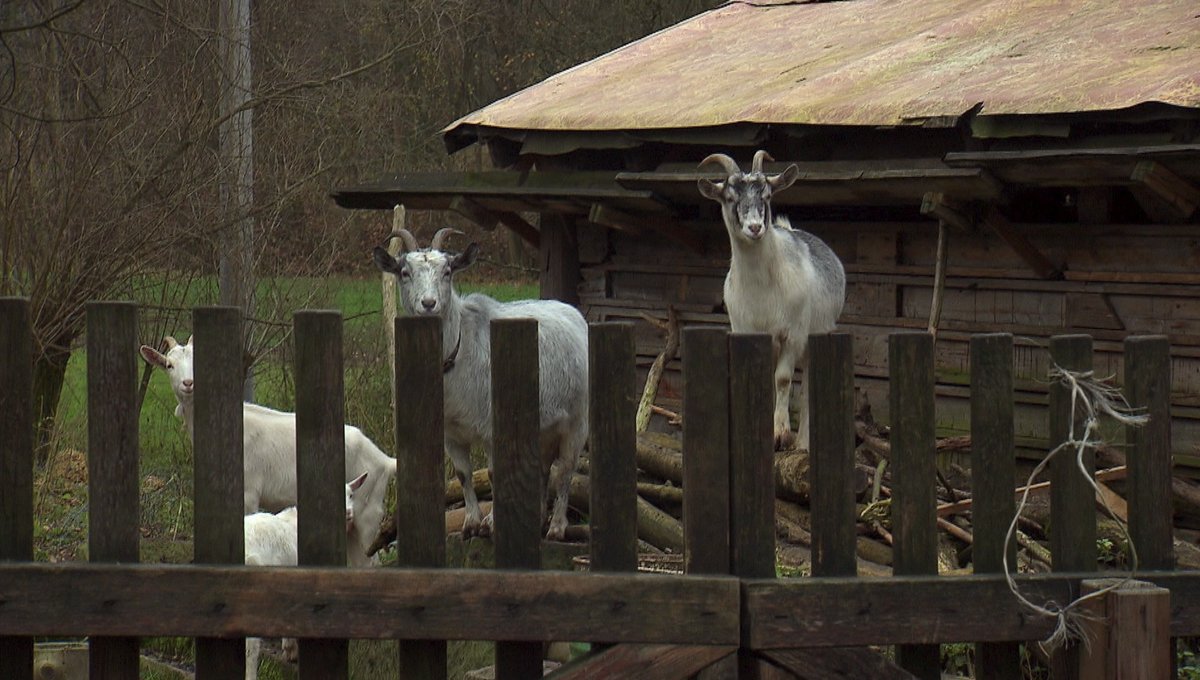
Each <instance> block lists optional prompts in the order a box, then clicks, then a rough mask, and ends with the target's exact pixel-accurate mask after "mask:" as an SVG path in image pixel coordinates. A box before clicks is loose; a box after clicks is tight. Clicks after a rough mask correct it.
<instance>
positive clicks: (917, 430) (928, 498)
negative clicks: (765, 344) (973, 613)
mask: <svg viewBox="0 0 1200 680" xmlns="http://www.w3.org/2000/svg"><path fill="white" fill-rule="evenodd" d="M888 367H889V369H888V378H889V381H890V382H889V390H888V395H889V396H888V399H889V408H890V413H891V418H892V438H891V441H892V536H893V537H894V538H895V553H894V560H895V563H894V564H893V565H892V571H893V573H895V574H896V575H897V576H916V575H924V574H931V575H937V573H938V556H937V528H936V520H937V509H936V505H937V491H936V489H935V484H936V480H937V467H936V458H935V455H934V454H935V450H936V443H937V442H936V439H935V431H934V414H933V403H934V400H933V385H934V376H933V336H931V335H930V334H928V333H896V334H894V335H892V336H891V339H890V341H889V343H888ZM896 662H897V663H898V664H900V666H901V667H902V668H905V669H906V670H908V671H909V672H911V673H913V674H914V675H916V676H918V677H921V678H933V679H934V680H936V679H937V678H940V677H941V672H942V671H941V667H942V666H941V658H940V653H939V650H938V647H937V645H902V646H900V647H899V648H897V649H896Z"/></svg>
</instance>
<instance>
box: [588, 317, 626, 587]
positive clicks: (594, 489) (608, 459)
mask: <svg viewBox="0 0 1200 680" xmlns="http://www.w3.org/2000/svg"><path fill="white" fill-rule="evenodd" d="M634 358H635V357H634V346H633V326H632V324H627V323H602V324H593V325H591V326H590V327H589V329H588V376H589V386H590V390H591V394H590V403H589V404H588V413H589V414H590V417H591V427H590V428H589V440H588V441H589V444H588V450H589V452H590V456H591V463H592V468H591V491H590V493H591V500H590V501H589V505H590V511H589V521H588V524H589V526H590V528H591V570H592V571H637V499H638V496H637V475H638V470H637V433H636V432H635V427H634V418H635V416H636V411H637V401H636V399H637V398H636V394H637V386H636V377H637V376H636V372H635V367H634Z"/></svg>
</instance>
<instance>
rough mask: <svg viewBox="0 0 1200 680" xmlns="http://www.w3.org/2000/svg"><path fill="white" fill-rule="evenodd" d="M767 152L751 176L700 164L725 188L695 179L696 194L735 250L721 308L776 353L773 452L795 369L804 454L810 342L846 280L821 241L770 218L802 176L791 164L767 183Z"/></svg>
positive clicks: (732, 166) (784, 437) (827, 321)
mask: <svg viewBox="0 0 1200 680" xmlns="http://www.w3.org/2000/svg"><path fill="white" fill-rule="evenodd" d="M764 159H765V160H773V159H771V157H770V155H768V154H767V152H766V151H758V152H757V153H755V154H754V162H753V164H752V166H751V170H750V172H746V173H743V172H742V171H741V169H740V168H739V167H738V164H737V163H736V162H734V160H733V159H732V158H730V157H729V156H726V155H724V154H713V155H711V156H709V157H707V158H705V159H704V160H703V161H701V162H700V166H701V167H703V166H705V165H707V164H709V163H713V164H716V165H719V166H721V168H722V169H723V170H724V171H725V172H726V173H728V177H727V178H726V179H725V181H723V182H712V181H710V180H707V179H701V180H699V186H700V193H701V194H702V195H704V196H705V197H706V198H711V199H712V200H714V201H716V202H718V203H720V204H721V216H722V217H723V218H724V221H725V230H726V231H728V232H729V244H730V248H731V250H732V251H733V256H732V259H731V260H730V263H729V274H727V275H726V276H725V308H726V310H727V311H728V312H729V323H730V326H732V328H733V330H734V331H735V332H739V333H741V332H745V333H769V334H770V335H771V340H772V346H773V348H774V353H775V448H776V449H783V448H788V447H789V446H791V444H792V443H793V436H792V432H791V423H790V422H789V420H788V400H789V399H790V397H791V391H792V376H793V374H794V372H795V369H796V368H799V369H800V371H801V373H800V384H801V401H800V406H799V408H797V411H798V416H799V431H798V433H797V438H798V439H799V441H798V442H797V443H798V444H799V446H801V447H804V448H807V447H808V381H807V380H805V376H804V369H805V366H806V363H807V361H808V336H809V335H810V334H816V333H828V332H829V331H831V330H833V327H834V325H835V324H836V323H837V318H838V315H839V314H841V313H842V305H843V304H845V301H846V273H845V270H844V269H843V267H842V263H841V261H840V260H838V258H837V255H835V254H834V253H833V251H832V250H830V248H829V246H828V245H826V244H825V242H824V241H822V240H821V239H819V238H817V237H816V236H813V235H812V234H810V233H808V232H806V231H801V230H799V229H794V228H792V225H791V222H790V221H789V220H788V218H787V217H785V216H782V215H774V214H773V212H772V210H771V195H772V194H773V193H774V192H776V191H783V190H784V189H786V188H788V187H790V186H791V185H792V183H793V182H795V181H796V178H797V177H798V176H799V175H800V170H799V168H797V167H796V166H795V165H789V166H788V167H787V169H786V170H784V171H783V172H782V173H780V174H778V175H774V176H770V177H768V176H767V175H766V174H764V173H763V169H762V165H763V160H764Z"/></svg>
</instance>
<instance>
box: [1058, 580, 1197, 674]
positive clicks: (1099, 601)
mask: <svg viewBox="0 0 1200 680" xmlns="http://www.w3.org/2000/svg"><path fill="white" fill-rule="evenodd" d="M1119 582H1120V579H1088V580H1085V581H1083V583H1082V584H1081V586H1080V589H1081V594H1083V595H1087V594H1089V593H1093V592H1096V591H1098V590H1101V589H1102V588H1104V587H1106V586H1112V585H1113V584H1114V583H1119ZM1084 607H1085V608H1086V609H1087V612H1088V613H1089V614H1091V615H1092V616H1091V617H1089V618H1088V619H1085V620H1084V628H1085V630H1086V632H1087V635H1088V640H1089V644H1088V645H1086V646H1084V647H1083V648H1082V650H1081V651H1080V657H1081V658H1080V662H1079V666H1080V668H1079V676H1080V677H1081V678H1088V680H1093V679H1094V680H1125V679H1126V678H1173V677H1175V673H1174V661H1175V658H1174V656H1175V655H1174V654H1173V651H1174V645H1173V644H1172V642H1171V592H1170V591H1169V590H1167V589H1166V588H1160V587H1158V586H1156V585H1154V584H1153V583H1149V582H1147V581H1128V582H1126V583H1124V584H1122V585H1120V587H1118V588H1116V589H1115V590H1111V591H1109V592H1108V593H1106V594H1104V595H1103V596H1101V597H1100V598H1096V599H1092V600H1088V601H1087V602H1085V603H1084Z"/></svg>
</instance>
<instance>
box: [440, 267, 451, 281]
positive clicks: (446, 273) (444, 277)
mask: <svg viewBox="0 0 1200 680" xmlns="http://www.w3.org/2000/svg"><path fill="white" fill-rule="evenodd" d="M442 278H443V279H448V278H450V270H449V269H447V270H446V271H444V272H442Z"/></svg>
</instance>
